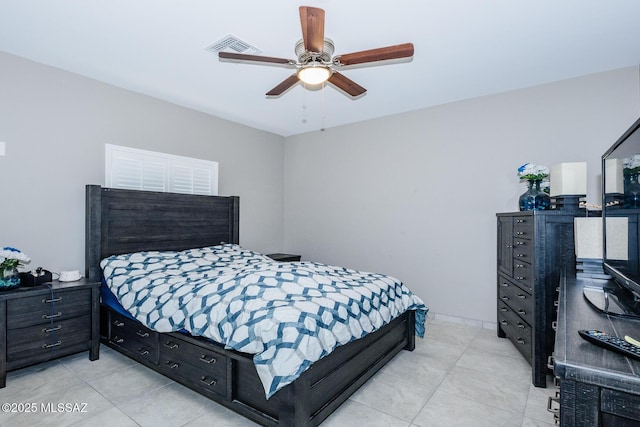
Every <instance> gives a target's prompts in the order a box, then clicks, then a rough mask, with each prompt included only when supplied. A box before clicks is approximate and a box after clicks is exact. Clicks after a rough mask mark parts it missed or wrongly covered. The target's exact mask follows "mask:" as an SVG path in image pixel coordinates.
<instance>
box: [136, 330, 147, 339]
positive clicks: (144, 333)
mask: <svg viewBox="0 0 640 427" xmlns="http://www.w3.org/2000/svg"><path fill="white" fill-rule="evenodd" d="M136 335H138V336H139V337H140V338H147V337H148V336H149V334H148V333H147V332H142V331H138V332H136Z"/></svg>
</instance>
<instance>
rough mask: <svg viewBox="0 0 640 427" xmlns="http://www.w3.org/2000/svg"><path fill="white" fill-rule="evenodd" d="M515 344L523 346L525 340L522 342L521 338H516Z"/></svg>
mask: <svg viewBox="0 0 640 427" xmlns="http://www.w3.org/2000/svg"><path fill="white" fill-rule="evenodd" d="M516 342H517V343H518V344H523V345H524V344H526V343H527V342H526V341H525V340H523V339H522V338H520V337H518V338H516Z"/></svg>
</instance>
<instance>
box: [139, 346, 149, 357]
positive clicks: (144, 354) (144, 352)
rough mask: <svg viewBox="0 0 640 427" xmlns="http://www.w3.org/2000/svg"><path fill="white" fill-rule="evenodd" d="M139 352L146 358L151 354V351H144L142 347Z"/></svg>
mask: <svg viewBox="0 0 640 427" xmlns="http://www.w3.org/2000/svg"><path fill="white" fill-rule="evenodd" d="M138 352H139V353H140V355H141V356H146V355H147V354H149V350H144V349H142V347H140V348H139V349H138Z"/></svg>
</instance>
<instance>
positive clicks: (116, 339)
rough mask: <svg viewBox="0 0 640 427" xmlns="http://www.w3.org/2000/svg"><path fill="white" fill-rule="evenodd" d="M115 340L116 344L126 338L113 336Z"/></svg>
mask: <svg viewBox="0 0 640 427" xmlns="http://www.w3.org/2000/svg"><path fill="white" fill-rule="evenodd" d="M113 342H114V343H116V344H122V343H123V342H124V338H120V337H118V336H115V337H113Z"/></svg>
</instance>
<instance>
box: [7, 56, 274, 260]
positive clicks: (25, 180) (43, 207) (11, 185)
mask: <svg viewBox="0 0 640 427" xmlns="http://www.w3.org/2000/svg"><path fill="white" fill-rule="evenodd" d="M0 141H5V142H6V151H7V154H6V156H0V245H1V246H6V245H9V246H15V247H17V248H19V249H21V250H23V251H24V252H26V253H27V254H28V255H29V256H31V258H32V260H33V261H32V264H30V265H29V267H31V268H35V267H36V266H40V265H41V266H44V267H46V268H49V269H51V270H53V271H60V270H69V269H79V270H84V209H85V208H84V194H85V193H84V191H85V189H84V187H85V184H99V185H104V144H105V143H111V144H118V145H124V146H129V147H136V148H142V149H147V150H153V151H162V152H167V153H171V154H176V155H181V156H189V157H196V158H201V159H207V160H214V161H217V162H219V167H220V172H219V193H220V194H221V195H225V194H226V195H237V196H240V205H241V207H240V209H241V214H240V230H241V232H240V241H241V244H243V245H244V246H246V247H248V248H251V249H255V250H259V251H263V252H270V251H281V250H282V248H283V197H284V196H283V169H284V138H283V137H281V136H279V135H274V134H271V133H267V132H263V131H259V130H256V129H253V128H250V127H246V126H241V125H238V124H236V123H233V122H229V121H225V120H222V119H219V118H216V117H212V116H209V115H206V114H202V113H199V112H196V111H193V110H189V109H186V108H182V107H179V106H176V105H174V104H170V103H167V102H164V101H160V100H158V99H155V98H151V97H148V96H144V95H139V94H135V93H132V92H129V91H125V90H122V89H119V88H116V87H113V86H109V85H106V84H103V83H100V82H97V81H94V80H90V79H87V78H83V77H80V76H78V75H75V74H71V73H68V72H64V71H60V70H57V69H54V68H51V67H47V66H44V65H40V64H36V63H33V62H29V61H26V60H23V59H20V58H17V57H15V56H11V55H8V54H4V53H0Z"/></svg>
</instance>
